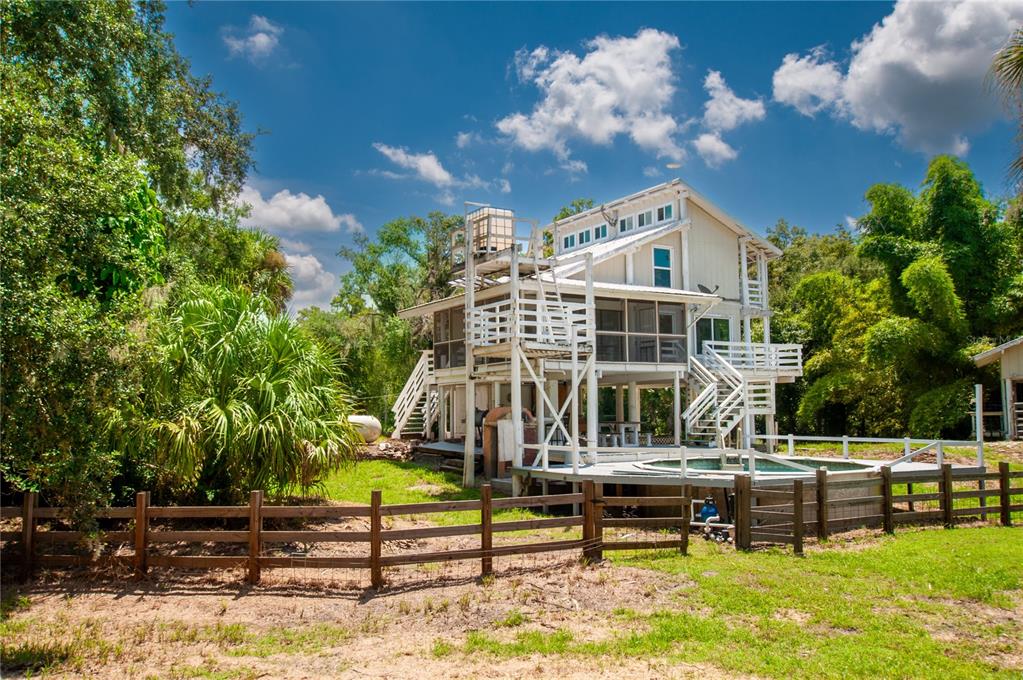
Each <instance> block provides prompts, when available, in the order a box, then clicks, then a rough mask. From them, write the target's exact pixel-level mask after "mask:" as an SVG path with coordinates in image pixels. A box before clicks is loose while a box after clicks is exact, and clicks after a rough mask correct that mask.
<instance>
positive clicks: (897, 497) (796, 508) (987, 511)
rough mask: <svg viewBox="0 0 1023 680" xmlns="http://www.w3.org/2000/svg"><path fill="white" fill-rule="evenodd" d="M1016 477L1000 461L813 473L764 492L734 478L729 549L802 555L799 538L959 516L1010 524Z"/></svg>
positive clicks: (1022, 491) (1018, 490)
mask: <svg viewBox="0 0 1023 680" xmlns="http://www.w3.org/2000/svg"><path fill="white" fill-rule="evenodd" d="M1021 480H1023V471H1012V470H1010V469H1009V464H1008V463H1006V462H1002V463H999V465H998V471H997V472H995V471H989V470H987V469H986V468H985V469H982V470H955V469H954V468H953V467H952V466H951V465H949V464H948V463H946V464H944V465H942V466H941V468H940V469H939V470H935V471H931V470H926V471H913V472H900V473H895V472H893V471H892V469H891V468H890V467H882V468H881V470H880V472H879V474H877V475H876V476H871V477H868V478H866V479H863V478H861V479H841V478H838V479H836V478H834V477H832V476H829V475H828V473H827V472H826V471H825V470H818V471H817V474H816V477H815V478H814V479H813V480H812V481H806V482H804V481H803V480H798V479H797V480H795V481H793V482H789V483H788V484H787V486H778V485H775V486H770V487H754V486H752V484H751V482H750V478H749V477H748V476H739V477H736V484H735V498H736V504H735V505H736V509H735V544H736V547H737V548H740V549H749V548H750V547H752V545H753V544H754V543H780V544H787V545H792V546H793V550H794V552H795V553H796V554H802V553H803V541H804V538H805V537H807V536H813V537H816V538H817V539H818V540H825V539H827V537H828V536H829V535H831V534H834V533H837V532H841V531H849V530H852V529H860V528H869V527H879V528H881V529H883V530H884V531H885V532H886V533H889V534H891V533H894V532H895V527H896V526H898V525H900V524H921V523H927V522H940V523H942V524H944V525H945V526H947V527H952V526H955V525H956V523H958V522H961V521H963V520H964V519H982V520H992V519H997V520H998V522H999V523H1000V524H1002V525H1003V526H1011V525H1012V523H1013V515H1014V514H1016V515H1019V514H1020V513H1021V512H1023V481H1021ZM995 483H997V486H995ZM1013 484H1017V486H1015V487H1014V486H1013ZM964 487H975V488H964ZM989 487H990V488H989ZM1017 497H1019V498H1017ZM1014 499H1016V502H1014Z"/></svg>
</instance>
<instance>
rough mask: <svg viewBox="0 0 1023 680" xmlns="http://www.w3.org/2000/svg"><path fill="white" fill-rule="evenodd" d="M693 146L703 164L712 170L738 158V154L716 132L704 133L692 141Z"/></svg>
mask: <svg viewBox="0 0 1023 680" xmlns="http://www.w3.org/2000/svg"><path fill="white" fill-rule="evenodd" d="M693 146H694V147H696V151H697V153H699V154H700V158H702V159H703V162H704V163H706V164H707V165H709V166H710V167H712V168H717V167H720V166H721V165H722V164H723V163H725V162H727V161H733V160H735V159H736V158H738V157H739V152H738V151H736V150H735V149H733V148H732V147H731V146H729V145H728V143H727V142H725V140H723V139H721V135H719V134H718V133H717V132H705V133H703V134H702V135H700V136H699V137H697V138H696V139H694V140H693Z"/></svg>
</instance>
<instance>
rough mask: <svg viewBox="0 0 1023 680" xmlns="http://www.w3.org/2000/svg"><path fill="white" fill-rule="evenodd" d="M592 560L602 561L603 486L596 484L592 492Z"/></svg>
mask: <svg viewBox="0 0 1023 680" xmlns="http://www.w3.org/2000/svg"><path fill="white" fill-rule="evenodd" d="M593 542H594V544H595V545H594V547H593V559H595V560H596V561H598V562H599V561H601V560H603V559H604V485H603V484H598V485H596V486H595V487H594V491H593Z"/></svg>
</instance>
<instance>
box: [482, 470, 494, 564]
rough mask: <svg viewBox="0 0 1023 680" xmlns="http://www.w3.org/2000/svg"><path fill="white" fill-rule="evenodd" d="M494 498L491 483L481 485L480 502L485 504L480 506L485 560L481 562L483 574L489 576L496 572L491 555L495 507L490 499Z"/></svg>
mask: <svg viewBox="0 0 1023 680" xmlns="http://www.w3.org/2000/svg"><path fill="white" fill-rule="evenodd" d="M491 498H492V491H491V488H490V484H484V485H483V486H482V487H480V502H481V503H482V504H483V505H482V507H481V508H480V525H481V529H482V531H481V533H482V535H483V543H482V546H481V547H482V548H483V560H482V562H481V565H482V566H481V574H482V575H483V576H489V575H491V574H493V573H494V558H493V557H491V556H490V550H491V549H492V548H493V547H494V532H493V525H494V523H493V517H494V514H493V508H492V507H491V504H490V500H491Z"/></svg>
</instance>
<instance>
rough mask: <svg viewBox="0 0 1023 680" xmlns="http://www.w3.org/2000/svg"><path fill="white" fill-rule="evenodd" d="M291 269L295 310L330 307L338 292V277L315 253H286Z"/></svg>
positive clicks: (292, 302) (292, 297)
mask: <svg viewBox="0 0 1023 680" xmlns="http://www.w3.org/2000/svg"><path fill="white" fill-rule="evenodd" d="M284 258H285V259H286V260H287V262H288V269H290V270H291V280H292V283H293V284H294V289H293V292H292V296H291V308H292V309H293V310H295V311H297V310H299V309H303V308H305V307H314V306H316V307H323V308H325V309H326V308H329V307H330V301H331V300H332V299H333V298H334V295H335V293H337V277H336V276H334V275H333V274H332V273H330V272H329V271H327V270H326V269H324V268H323V263H322V262H320V261H319V259H317V257H316V256H315V255H291V254H289V253H285V254H284Z"/></svg>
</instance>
